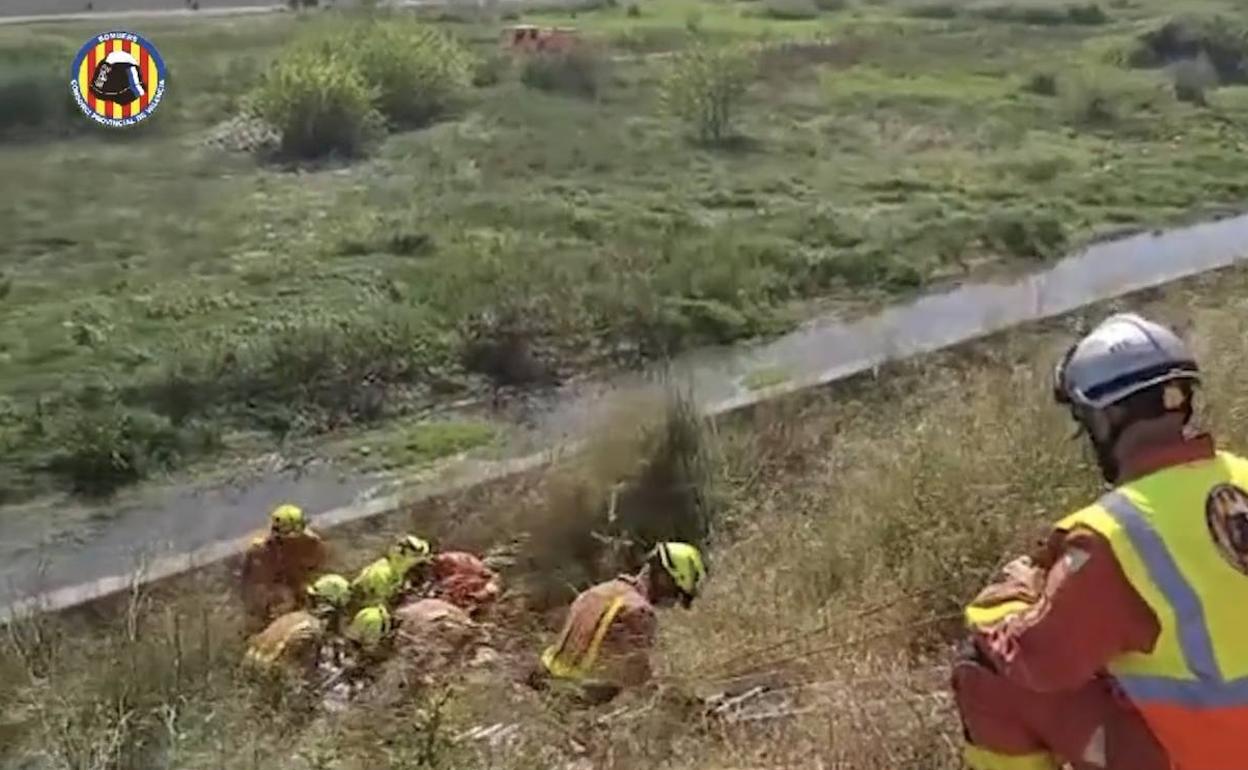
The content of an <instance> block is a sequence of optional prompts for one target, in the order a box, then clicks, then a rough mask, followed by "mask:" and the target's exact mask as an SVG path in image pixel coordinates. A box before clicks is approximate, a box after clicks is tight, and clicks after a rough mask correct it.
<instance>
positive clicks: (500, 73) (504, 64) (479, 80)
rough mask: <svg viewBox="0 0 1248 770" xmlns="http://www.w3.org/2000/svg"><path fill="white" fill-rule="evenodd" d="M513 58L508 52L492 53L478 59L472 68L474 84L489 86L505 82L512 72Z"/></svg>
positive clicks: (478, 86) (483, 86)
mask: <svg viewBox="0 0 1248 770" xmlns="http://www.w3.org/2000/svg"><path fill="white" fill-rule="evenodd" d="M511 62H512V59H511V57H510V56H507V55H506V54H497V53H496V54H490V55H489V56H484V57H482V58H480V59H478V60H477V62H476V64H475V65H474V66H473V68H472V84H473V85H474V86H476V87H477V88H489V87H490V86H496V85H498V84H499V83H501V82H503V80H505V79H506V78H507V77H508V75H510V74H511Z"/></svg>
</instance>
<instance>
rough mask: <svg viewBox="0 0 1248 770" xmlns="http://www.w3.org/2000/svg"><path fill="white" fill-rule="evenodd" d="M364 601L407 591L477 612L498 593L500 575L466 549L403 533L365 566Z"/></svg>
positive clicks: (389, 601) (397, 598)
mask: <svg viewBox="0 0 1248 770" xmlns="http://www.w3.org/2000/svg"><path fill="white" fill-rule="evenodd" d="M354 585H355V587H356V590H357V593H358V595H359V597H360V599H361V601H362V602H365V603H373V604H385V605H387V606H390V607H394V606H396V605H398V604H399V603H400V602H401V601H402V599H403V597H404V595H405V594H409V593H417V594H420V595H421V597H420V598H434V599H441V600H443V601H446V602H449V603H450V604H453V605H455V606H456V607H459V608H460V609H462V610H464V611H466V612H468V613H470V614H477V613H478V612H479V611H480V610H482V609H484V608H485V607H487V606H488V605H490V604H491V603H493V602H494V600H495V599H497V598H498V595H499V580H498V575H497V573H495V572H494V571H493V570H492V569H490V568H489V567H487V566H486V565H485V562H483V561H482V560H481V559H480V558H478V557H477V556H475V555H473V554H470V553H467V552H464V551H446V552H442V553H437V554H434V553H433V549H432V547H431V546H430V545H429V542H428V541H427V540H424V539H422V538H419V537H416V536H414V535H403V536H401V537H399V538H397V539H396V540H395V542H394V543H393V545H391V547H390V549H389V550H388V551H387V553H386V555H385V556H384V557H382V558H380V559H377V560H376V561H374V562H372V563H371V564H369V565H368V566H366V567H365V568H364V569H363V570H361V571H360V574H359V575H358V576H357V577H356V579H355V583H354Z"/></svg>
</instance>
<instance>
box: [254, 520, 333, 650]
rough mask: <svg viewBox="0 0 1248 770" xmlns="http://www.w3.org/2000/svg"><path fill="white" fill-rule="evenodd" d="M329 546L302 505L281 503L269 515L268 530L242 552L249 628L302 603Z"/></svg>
mask: <svg viewBox="0 0 1248 770" xmlns="http://www.w3.org/2000/svg"><path fill="white" fill-rule="evenodd" d="M327 557H328V550H327V548H326V546H325V542H324V541H323V540H322V539H321V537H320V535H318V534H317V533H316V532H314V531H313V530H312V528H311V527H309V526H308V524H307V519H306V517H305V516H304V513H303V511H302V510H301V509H299V508H298V507H296V506H294V505H282V506H279V507H277V508H275V509H274V510H273V512H272V513H271V514H270V515H269V531H268V532H267V533H266V534H264V535H259V536H257V537H255V538H254V539H253V540H252V542H251V544H250V546H248V548H247V551H246V553H245V554H244V555H243V565H242V571H241V575H240V582H241V584H242V585H241V589H242V595H243V605H244V608H245V610H246V613H247V620H248V627H249V628H250V629H251V630H253V631H254V630H258V629H261V628H264V627H265V626H266V625H268V623H269V622H270V621H271V620H273V619H274V618H276V617H278V616H279V615H283V614H285V613H287V612H291V611H293V610H296V609H298V608H299V607H300V606H302V604H303V602H304V599H305V593H306V590H307V586H308V582H309V580H310V579H311V577H312V575H313V574H314V573H315V572H316V571H317V570H320V569H321V568H322V567H323V566H324V565H325V562H326V559H327Z"/></svg>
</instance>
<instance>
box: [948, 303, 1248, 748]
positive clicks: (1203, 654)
mask: <svg viewBox="0 0 1248 770" xmlns="http://www.w3.org/2000/svg"><path fill="white" fill-rule="evenodd" d="M1199 378H1200V374H1199V370H1198V367H1197V365H1196V361H1195V360H1194V358H1193V356H1192V354H1191V353H1190V352H1189V350H1188V348H1187V345H1186V344H1185V343H1184V342H1183V341H1182V340H1181V339H1179V337H1177V336H1176V335H1175V334H1174V333H1173V332H1171V331H1170V330H1169V329H1166V328H1164V327H1162V326H1159V325H1157V324H1155V323H1152V322H1150V321H1146V320H1145V319H1143V318H1140V317H1139V316H1136V315H1117V316H1113V317H1110V318H1109V319H1107V320H1106V321H1105V322H1104V323H1102V324H1101V325H1100V326H1098V327H1097V328H1096V329H1094V330H1093V331H1092V332H1091V333H1090V334H1089V335H1088V336H1087V337H1085V338H1084V339H1082V340H1080V341H1079V343H1078V344H1076V345H1075V346H1073V347H1072V348H1071V349H1070V350H1069V352H1068V353H1067V355H1066V356H1065V358H1064V359H1063V360H1062V362H1061V364H1060V365H1059V366H1058V368H1057V371H1056V377H1055V385H1054V395H1055V397H1056V399H1057V401H1058V402H1059V403H1060V404H1062V405H1064V406H1066V407H1067V408H1069V409H1070V411H1071V414H1072V416H1073V417H1074V418H1075V420H1076V422H1077V423H1078V424H1079V426H1080V427H1081V428H1082V430H1083V431H1084V432H1085V433H1086V435H1087V437H1088V438H1089V439H1090V441H1091V444H1092V448H1093V449H1094V450H1095V452H1096V457H1097V462H1098V464H1099V466H1100V468H1101V472H1102V475H1103V476H1104V478H1105V480H1106V482H1108V484H1109V485H1112V486H1113V489H1112V490H1111V491H1109V492H1108V493H1106V494H1105V495H1104V496H1102V497H1101V498H1100V499H1099V500H1098V501H1096V502H1095V503H1093V504H1092V505H1090V506H1088V507H1087V508H1084V509H1082V510H1080V511H1077V512H1075V513H1074V514H1072V515H1070V516H1068V517H1066V518H1065V519H1063V520H1062V521H1060V522H1058V524H1057V525H1056V526H1055V528H1054V530H1053V532H1052V534H1051V535H1050V537H1049V539H1048V542H1047V544H1046V545H1045V546H1044V547H1043V548H1042V549H1041V550H1040V551H1039V552H1038V553H1037V554H1036V555H1035V556H1034V557H1023V558H1021V559H1018V560H1016V561H1014V562H1012V563H1011V564H1009V565H1008V566H1007V567H1006V569H1005V571H1004V574H1003V575H1002V577H1001V578H1000V580H998V582H997V583H996V584H994V585H992V586H990V587H988V588H987V589H985V590H984V591H983V592H982V593H981V594H980V595H979V597H977V598H976V600H975V601H974V602H973V603H972V604H971V606H970V607H968V609H967V620H968V622H969V624H970V626H971V629H972V633H971V639H970V643H969V644H968V646H967V647H966V648H965V649H964V654H963V655H962V656H961V657H960V659H959V661H958V662H957V664H956V665H955V667H954V674H953V687H954V691H955V695H956V701H957V704H958V709H959V711H960V712H961V715H962V723H963V726H964V730H965V733H966V739H967V742H968V745H967V749H966V759H967V763H968V764H969V765H970V767H972V768H974V770H1057V768H1059V767H1061V766H1062V765H1063V764H1069V765H1072V766H1073V767H1074V768H1075V769H1076V770H1087V769H1088V768H1105V769H1108V770H1231V768H1245V767H1248V461H1246V460H1244V459H1241V458H1239V457H1236V456H1235V455H1232V454H1229V453H1226V452H1219V451H1216V448H1215V445H1214V442H1213V439H1212V438H1211V437H1209V436H1208V435H1206V434H1202V433H1196V432H1195V431H1194V430H1193V429H1192V428H1191V425H1190V419H1191V417H1192V411H1193V410H1192V395H1193V391H1194V389H1195V386H1196V385H1197V384H1198V382H1199Z"/></svg>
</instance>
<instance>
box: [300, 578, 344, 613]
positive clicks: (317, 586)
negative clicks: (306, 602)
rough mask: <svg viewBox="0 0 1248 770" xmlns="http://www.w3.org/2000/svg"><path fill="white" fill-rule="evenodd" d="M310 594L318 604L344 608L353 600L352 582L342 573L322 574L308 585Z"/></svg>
mask: <svg viewBox="0 0 1248 770" xmlns="http://www.w3.org/2000/svg"><path fill="white" fill-rule="evenodd" d="M308 596H309V597H310V598H311V599H312V601H313V602H316V603H318V604H326V605H328V606H330V607H333V608H335V609H342V608H343V607H345V606H347V602H349V601H350V600H351V584H350V583H348V582H347V579H346V578H345V577H343V576H342V575H335V574H329V575H322V576H321V577H319V578H317V579H316V582H314V583H313V584H312V585H310V586H308Z"/></svg>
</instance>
